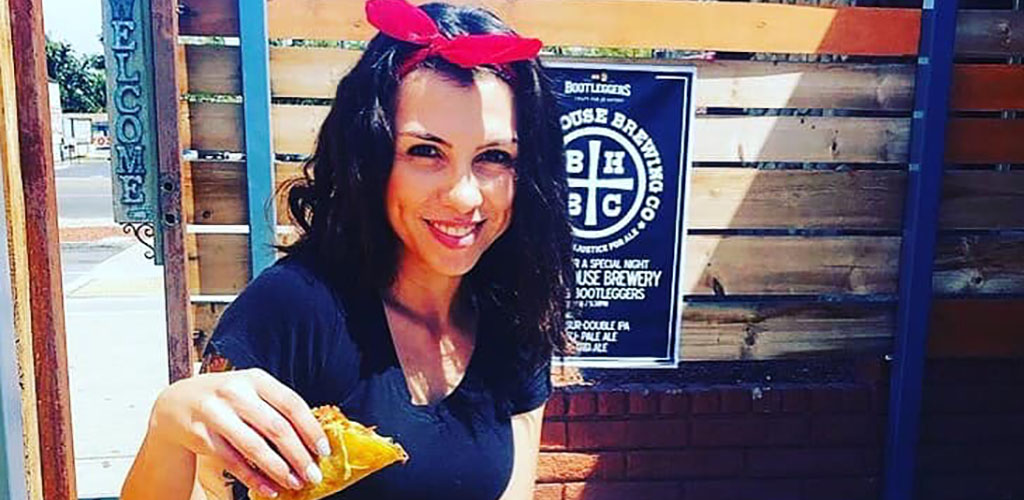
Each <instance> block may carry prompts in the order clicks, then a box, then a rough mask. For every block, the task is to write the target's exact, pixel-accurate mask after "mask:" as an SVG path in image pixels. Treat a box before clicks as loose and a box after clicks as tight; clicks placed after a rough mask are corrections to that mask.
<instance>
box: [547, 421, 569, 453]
mask: <svg viewBox="0 0 1024 500" xmlns="http://www.w3.org/2000/svg"><path fill="white" fill-rule="evenodd" d="M567 445H568V442H567V439H566V437H565V422H544V426H543V427H541V429H540V449H542V450H564V449H565V447H566V446H567Z"/></svg>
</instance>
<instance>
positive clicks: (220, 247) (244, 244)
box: [188, 234, 249, 295]
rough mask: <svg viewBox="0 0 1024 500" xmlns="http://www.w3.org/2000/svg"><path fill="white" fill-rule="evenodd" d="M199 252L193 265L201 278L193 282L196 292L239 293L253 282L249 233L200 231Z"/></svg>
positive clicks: (195, 255)
mask: <svg viewBox="0 0 1024 500" xmlns="http://www.w3.org/2000/svg"><path fill="white" fill-rule="evenodd" d="M194 236H195V239H196V253H195V254H190V255H189V256H188V258H189V265H190V266H196V269H197V276H198V279H195V280H190V281H189V288H190V293H191V294H192V295H196V294H203V295H223V294H234V293H238V292H239V291H241V290H242V288H244V287H245V285H246V284H247V283H248V282H249V235H247V234H196V235H194Z"/></svg>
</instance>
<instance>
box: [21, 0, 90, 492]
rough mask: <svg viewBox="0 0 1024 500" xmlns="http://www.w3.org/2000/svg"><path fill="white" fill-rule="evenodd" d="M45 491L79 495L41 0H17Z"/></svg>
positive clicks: (23, 164)
mask: <svg viewBox="0 0 1024 500" xmlns="http://www.w3.org/2000/svg"><path fill="white" fill-rule="evenodd" d="M10 6H11V25H12V27H13V30H12V31H13V35H14V37H13V41H14V66H15V68H14V69H15V78H16V85H17V96H18V127H19V130H18V132H19V149H20V156H21V172H22V176H23V179H24V186H25V208H26V214H25V215H26V219H27V224H26V227H27V236H28V237H27V243H28V260H29V268H30V269H31V270H32V273H33V274H32V279H31V306H32V342H33V346H32V347H33V355H34V357H35V362H36V363H35V375H36V396H37V399H38V404H37V408H38V409H37V411H38V413H39V441H40V459H41V461H42V465H43V478H42V479H43V497H44V498H46V500H77V498H78V495H77V493H76V490H75V462H74V445H73V441H72V438H71V398H70V393H69V387H68V360H67V342H66V338H65V330H64V294H63V290H62V285H61V267H60V245H59V241H58V231H57V195H56V186H55V179H54V170H53V149H52V144H53V143H52V142H51V137H50V130H51V129H50V106H49V98H48V96H47V92H48V89H47V86H46V82H47V81H48V80H47V76H46V44H45V38H44V34H43V9H42V1H41V0H11V3H10Z"/></svg>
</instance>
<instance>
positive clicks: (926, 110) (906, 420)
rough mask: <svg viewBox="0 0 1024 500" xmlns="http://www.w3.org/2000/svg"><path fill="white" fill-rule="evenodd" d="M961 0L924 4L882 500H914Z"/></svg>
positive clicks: (915, 91) (901, 255)
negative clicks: (915, 468) (917, 449)
mask: <svg viewBox="0 0 1024 500" xmlns="http://www.w3.org/2000/svg"><path fill="white" fill-rule="evenodd" d="M957 6H958V1H957V0H941V1H939V2H935V3H932V4H929V3H926V4H925V6H924V9H923V11H922V18H921V50H920V51H919V57H918V64H917V78H916V79H915V82H916V85H915V89H914V117H913V120H912V122H911V123H912V125H911V139H910V168H909V169H908V174H907V197H906V208H905V209H904V213H903V215H904V219H903V243H902V244H903V246H902V248H901V251H900V280H899V304H898V308H897V315H896V321H897V323H896V324H897V330H896V344H895V346H896V349H895V356H894V362H893V367H892V375H891V377H890V399H889V420H888V436H887V440H886V454H885V484H884V489H883V498H884V499H885V500H900V499H905V498H913V489H914V464H915V458H916V456H915V452H916V443H917V437H918V427H919V424H920V422H919V420H920V418H921V387H922V380H923V376H924V360H925V352H926V351H925V350H926V349H927V339H928V330H929V320H930V319H931V318H930V315H931V306H932V280H933V266H934V263H935V254H936V251H935V247H936V243H937V236H938V226H939V204H940V200H941V197H942V174H943V172H944V170H945V161H944V160H945V158H946V144H945V141H946V127H947V124H948V121H949V119H948V117H949V96H950V89H951V87H952V80H953V53H954V40H955V39H956V26H957Z"/></svg>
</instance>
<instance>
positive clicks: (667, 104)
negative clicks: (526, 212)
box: [548, 63, 694, 367]
mask: <svg viewBox="0 0 1024 500" xmlns="http://www.w3.org/2000/svg"><path fill="white" fill-rule="evenodd" d="M548 67H549V68H550V69H551V71H550V74H551V75H552V76H553V80H554V83H555V91H556V94H557V96H558V98H559V103H560V105H561V117H560V122H561V127H562V133H563V135H564V144H565V169H566V173H567V176H568V182H569V197H568V205H569V207H568V208H569V215H570V219H571V221H572V226H573V233H574V254H575V255H574V263H575V267H576V287H575V289H574V290H573V292H572V302H573V304H574V305H575V307H576V312H575V313H574V314H573V315H572V317H570V319H569V320H568V323H567V327H568V333H569V336H570V337H571V338H572V339H573V340H574V341H575V343H576V346H577V351H578V353H577V355H575V356H573V357H569V358H565V359H564V362H565V363H566V364H573V365H579V366H592V367H673V366H676V365H677V363H678V341H677V339H678V333H679V329H680V317H681V311H680V306H681V300H682V295H681V293H680V286H681V285H680V284H681V281H682V272H683V262H684V260H683V250H684V242H685V234H686V222H685V221H686V217H685V206H686V203H685V201H686V193H687V186H688V185H689V178H690V176H689V170H688V166H689V163H690V162H689V159H690V147H689V140H688V139H689V136H690V129H691V126H692V122H693V103H692V96H693V82H694V70H693V69H692V68H689V67H679V66H649V65H645V66H635V65H628V66H627V65H605V64H600V65H599V64H562V63H549V64H548Z"/></svg>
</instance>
